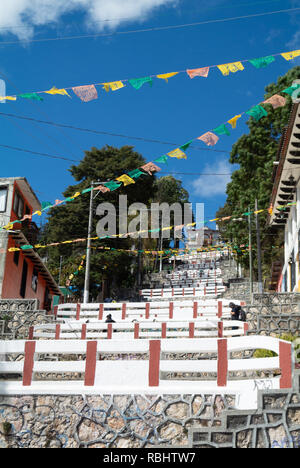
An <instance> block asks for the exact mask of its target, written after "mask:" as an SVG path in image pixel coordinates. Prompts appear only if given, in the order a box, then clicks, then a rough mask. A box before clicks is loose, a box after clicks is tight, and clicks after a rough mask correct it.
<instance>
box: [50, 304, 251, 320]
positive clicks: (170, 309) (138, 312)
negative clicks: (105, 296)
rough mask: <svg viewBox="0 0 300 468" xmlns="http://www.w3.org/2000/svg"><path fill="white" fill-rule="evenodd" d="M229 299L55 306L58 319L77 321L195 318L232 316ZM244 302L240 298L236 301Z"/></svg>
mask: <svg viewBox="0 0 300 468" xmlns="http://www.w3.org/2000/svg"><path fill="white" fill-rule="evenodd" d="M229 302H230V301H228V300H219V301H189V300H187V301H157V302H128V303H126V302H124V303H100V304H97V303H88V304H80V303H78V304H60V305H58V306H55V307H54V316H55V319H56V320H57V321H62V320H63V321H67V320H78V321H82V322H86V320H92V321H97V320H100V321H105V319H106V316H107V315H108V314H111V315H112V318H113V320H115V321H116V322H120V321H123V320H126V321H132V320H139V321H141V319H142V320H143V321H147V320H152V321H153V320H156V321H166V320H177V321H180V320H184V321H186V320H189V321H190V320H195V319H197V318H201V317H203V318H208V319H211V318H218V319H222V318H225V319H226V318H227V319H228V318H231V309H230V308H229V306H228V303H229ZM235 303H236V304H238V305H244V302H242V301H235Z"/></svg>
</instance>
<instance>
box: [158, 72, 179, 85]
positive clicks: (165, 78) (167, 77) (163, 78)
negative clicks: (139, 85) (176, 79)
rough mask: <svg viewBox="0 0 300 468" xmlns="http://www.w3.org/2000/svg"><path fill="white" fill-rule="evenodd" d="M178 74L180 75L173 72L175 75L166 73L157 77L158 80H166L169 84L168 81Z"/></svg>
mask: <svg viewBox="0 0 300 468" xmlns="http://www.w3.org/2000/svg"><path fill="white" fill-rule="evenodd" d="M177 74H178V72H173V73H164V74H163V75H156V76H157V78H160V79H162V80H166V82H167V83H168V79H169V78H172V76H175V75H177Z"/></svg>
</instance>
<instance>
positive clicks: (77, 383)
mask: <svg viewBox="0 0 300 468" xmlns="http://www.w3.org/2000/svg"><path fill="white" fill-rule="evenodd" d="M258 348H260V349H267V350H271V351H273V352H274V353H276V356H275V357H269V358H258V359H255V358H233V355H232V354H230V353H233V352H242V351H248V350H255V349H258ZM292 349H293V348H292V344H291V343H289V342H286V341H283V340H279V339H276V338H273V337H267V336H244V337H234V338H202V339H196V338H195V339H178V340H176V339H174V340H172V339H161V340H145V339H140V340H128V341H127V340H125V341H123V340H120V341H119V340H70V341H69V340H52V341H51V342H50V341H49V340H39V341H23V340H14V341H1V342H0V359H1V360H0V379H1V381H0V394H1V395H15V394H31V395H34V394H64V395H65V394H84V393H93V394H106V393H108V394H129V393H130V394H191V393H197V394H198V393H199V392H201V393H204V394H205V393H207V394H209V393H216V392H217V393H218V394H238V395H240V396H241V397H242V398H243V401H244V403H243V404H244V406H245V405H248V406H249V407H250V405H251V406H252V407H255V398H257V389H259V388H269V389H278V388H292V378H293V369H294V363H293V352H292ZM183 353H184V354H186V353H189V354H190V358H189V359H188V360H186V359H185V360H184V359H183V360H182V359H174V360H170V355H171V354H172V355H173V356H174V354H178V356H180V355H181V356H182V354H183ZM195 353H196V356H199V355H201V354H202V355H204V353H205V355H209V357H210V359H209V358H206V357H203V358H201V359H199V357H198V358H196V359H195V360H194V359H193V358H192V357H191V355H192V354H195ZM10 355H14V356H16V355H17V356H18V360H16V361H11V360H8V357H9V356H10ZM78 355H79V356H81V359H79V358H78ZM116 355H122V356H124V355H129V356H127V358H126V359H122V360H116V359H115V358H114V356H116ZM45 356H46V360H42V359H44V358H45ZM105 356H106V358H107V359H105V360H103V359H104V357H105ZM216 356H217V357H216ZM234 356H236V354H235V355H234ZM166 357H167V358H166ZM39 359H41V360H39ZM278 370H279V373H280V375H278V376H277V375H276V376H273V377H271V378H256V377H253V376H252V377H251V376H249V378H248V377H247V378H246V379H242V380H241V379H239V377H238V375H237V374H236V373H237V372H240V371H244V372H245V371H247V372H250V371H251V372H252V371H253V372H259V371H268V372H275V373H277V372H278ZM170 373H173V374H175V375H173V377H172V380H169V379H168V378H167V375H168V374H170ZM229 373H230V374H229ZM232 373H233V374H232ZM10 374H19V375H20V377H21V380H15V376H12V378H13V380H3V376H6V379H7V376H9V375H10ZM47 374H48V375H47ZM62 374H63V376H64V379H61V375H62ZM66 374H67V375H66ZM183 374H184V376H183ZM209 376H210V377H212V378H213V380H209ZM215 376H216V377H215ZM50 377H51V378H50ZM72 377H73V379H76V380H72ZM255 395H256V397H255Z"/></svg>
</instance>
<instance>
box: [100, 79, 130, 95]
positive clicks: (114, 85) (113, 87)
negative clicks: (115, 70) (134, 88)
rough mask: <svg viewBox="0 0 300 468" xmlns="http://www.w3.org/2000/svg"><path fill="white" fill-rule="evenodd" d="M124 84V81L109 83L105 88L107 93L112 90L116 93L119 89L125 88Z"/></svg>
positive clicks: (104, 84)
mask: <svg viewBox="0 0 300 468" xmlns="http://www.w3.org/2000/svg"><path fill="white" fill-rule="evenodd" d="M124 86H125V85H124V83H122V81H111V82H109V83H103V88H104V89H105V91H107V92H108V91H109V90H110V89H111V90H112V91H116V90H117V89H121V88H124Z"/></svg>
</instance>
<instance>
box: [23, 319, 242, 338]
mask: <svg viewBox="0 0 300 468" xmlns="http://www.w3.org/2000/svg"><path fill="white" fill-rule="evenodd" d="M248 327H249V326H248V323H246V322H240V321H238V320H224V321H221V320H204V319H199V320H196V321H191V322H188V321H181V322H178V321H175V320H174V321H173V320H169V321H167V322H135V323H133V322H119V323H103V322H92V323H81V322H76V321H72V322H71V321H69V322H67V323H52V324H51V323H48V324H38V325H34V326H31V327H30V328H29V335H28V339H29V340H37V339H55V340H61V339H63V340H66V339H68V340H74V339H81V340H95V339H97V340H99V339H101V340H103V339H107V340H111V339H114V340H132V339H134V340H136V339H154V338H162V339H164V338H208V337H217V338H223V337H229V336H244V335H246V334H247V332H248Z"/></svg>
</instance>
